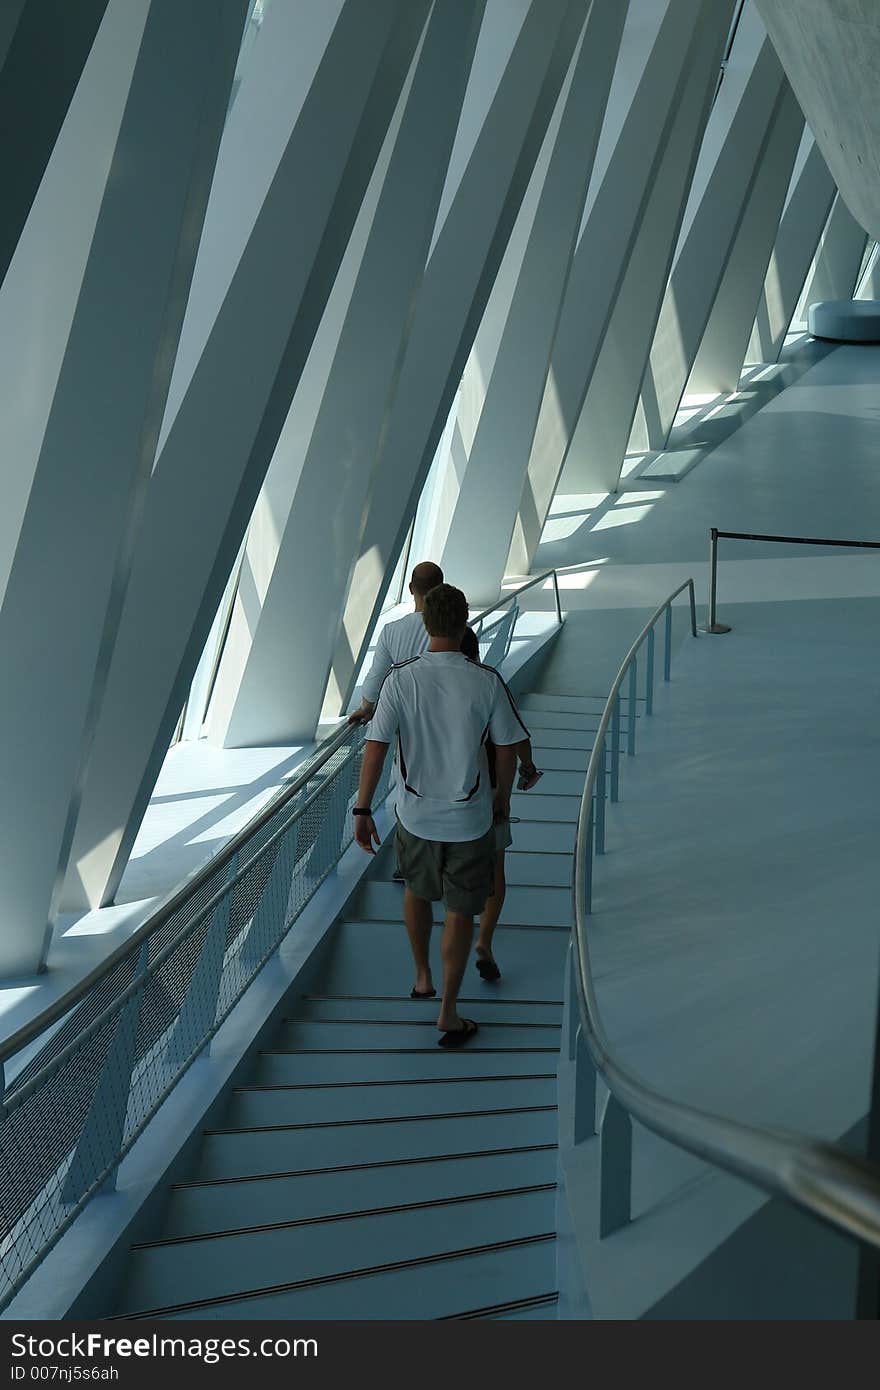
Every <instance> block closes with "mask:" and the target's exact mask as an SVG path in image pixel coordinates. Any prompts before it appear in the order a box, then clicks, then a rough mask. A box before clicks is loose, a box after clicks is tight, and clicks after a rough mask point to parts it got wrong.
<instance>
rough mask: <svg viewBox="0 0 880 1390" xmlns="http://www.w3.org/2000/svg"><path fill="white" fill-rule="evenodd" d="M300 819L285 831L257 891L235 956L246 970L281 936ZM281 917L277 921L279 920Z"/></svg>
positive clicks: (260, 959) (288, 900)
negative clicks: (258, 893) (246, 926)
mask: <svg viewBox="0 0 880 1390" xmlns="http://www.w3.org/2000/svg"><path fill="white" fill-rule="evenodd" d="M298 832H299V821H294V822H293V824H292V825H290V826H289V827H288V829H287V830H286V831H285V832H284V835H283V837H282V840H281V846H280V848H279V850H278V853H277V854H276V856H275V862H274V864H273V865H272V869H271V872H270V874H269V877H268V878H267V880H266V886H265V888H264V889H263V891H262V893H261V894H260V901H259V902H258V904H257V907H256V910H255V912H254V915H253V917H252V918H251V920H250V925H249V926H248V928H247V935H246V936H245V938H244V940H243V942H242V944H241V949H240V951H239V953H238V958H239V960H240V962H241V964H242V965H243V966H244V967H245V969H250V968H253V967H255V966H257V965H259V964H260V962H261V961H262V960H263V959H264V957H265V956H267V955H268V954H269V952H270V950H271V949H272V947H273V945H274V944H275V942H276V941H277V940H278V939H280V937H281V935H282V933H283V931H284V927H285V925H286V922H287V915H288V905H289V902H290V890H291V885H292V882H293V871H294V869H295V867H296V843H297V839H298ZM279 918H280V919H281V921H280V924H279V923H278V919H279Z"/></svg>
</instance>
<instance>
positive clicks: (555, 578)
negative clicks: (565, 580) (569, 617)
mask: <svg viewBox="0 0 880 1390" xmlns="http://www.w3.org/2000/svg"><path fill="white" fill-rule="evenodd" d="M553 593H554V595H555V598H556V621H557V623H558V624H559V626H560V627H561V626H562V604H561V603H560V602H559V576H558V575H557V573H556V571H555V570H554V571H553Z"/></svg>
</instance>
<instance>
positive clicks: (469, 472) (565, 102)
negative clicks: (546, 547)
mask: <svg viewBox="0 0 880 1390" xmlns="http://www.w3.org/2000/svg"><path fill="white" fill-rule="evenodd" d="M626 9H627V6H626V5H625V4H621V3H620V0H595V3H594V4H593V7H592V9H591V11H590V16H589V19H588V21H587V24H586V26H585V29H584V32H583V37H582V40H581V47H580V51H579V52H578V54H577V55H576V58H575V60H574V63H573V68H572V71H571V73H570V75H569V84H568V90H567V92H563V94H562V96H561V97H560V105H561V107H562V109H561V111H560V112H559V113H558V115H559V118H558V120H557V121H555V122H554V125H555V128H554V127H551V129H550V130H549V131H548V134H547V137H546V139H547V142H551V141H552V145H551V149H550V151H549V152H548V153H549V160H548V161H546V162H545V164H544V168H541V167H540V165H539V166H538V167H536V169H535V173H534V175H533V182H534V181H536V180H538V179H540V180H541V182H540V184H539V197H538V198H537V200H536V206H533V208H532V209H531V212H532V220H531V227H530V230H529V231H528V240H527V242H526V245H525V248H524V254H523V255H521V259H520V262H519V264H518V274H517V275H516V278H515V280H514V286H513V291H512V295H511V294H510V293H508V295H507V296H505V303H504V305H503V306H502V310H503V317H502V333H501V337H500V343H498V346H497V353H496V355H495V357H494V362H490V363H489V364H487V362H486V360H485V357H486V355H485V354H484V352H483V351H481V342H480V335H479V334H478V335H477V341H476V343H475V344H474V349H473V352H472V354H471V361H470V362H469V364H468V369H467V370H466V372H465V382H466V383H467V387H466V389H464V390H463V391H462V398H463V404H462V408H463V410H464V412H465V415H466V419H465V420H462V419H461V418H460V419H459V422H458V426H459V428H458V436H457V438H458V441H459V442H460V443H461V444H462V447H464V441H465V440H467V441H469V442H470V449H469V451H468V453H467V458H466V462H465V463H464V468H463V471H461V466H462V461H461V460H459V459H456V468H455V475H456V477H457V478H458V497H457V500H456V503H455V510H454V513H453V516H452V519H451V523H450V525H449V530H448V534H447V536H446V544H445V547H444V550H443V567H444V570H445V572H446V573H447V574H449V575H450V576H452V577H453V578H454V582H455V583H456V584H459V585H460V586H461V587H462V588H464V589H466V591H467V593H468V594H469V596H470V599H471V601H472V602H475V601H479V600H483V599H485V600H486V602H490V601H491V600H492V599H493V598H494V597H495V596H496V594H497V593H498V591H499V589H500V585H501V580H502V578H503V577H504V568H505V564H506V562H507V552H508V550H509V549H510V538H511V535H512V533H513V523H514V519H515V516H516V506H517V501H518V496H519V492H520V489H521V485H522V478H523V476H524V474H525V470H526V468H527V466H528V459H529V446H530V441H531V439H532V436H533V434H534V431H535V424H536V422H537V418H538V410H539V408H540V405H541V397H542V395H543V393H544V387H545V384H546V381H547V372H548V370H549V366H550V354H551V351H552V347H553V340H554V338H555V335H556V328H557V324H558V322H559V312H560V307H561V304H562V297H563V295H564V293H565V286H566V284H567V283H568V276H569V271H570V269H571V261H572V256H573V255H574V249H575V242H576V239H577V232H578V228H579V227H580V223H581V217H582V215H583V210H584V204H585V202H586V196H587V188H588V185H589V181H590V176H591V173H592V167H593V157H594V155H595V152H596V146H597V144H598V140H599V132H600V129H601V126H602V120H603V117H604V114H605V109H606V103H607V99H608V91H609V88H610V86H611V78H612V74H613V72H614V65H615V62H616V58H617V52H618V48H619V45H620V38H621V34H622V32H623V25H624V20H625V19H626ZM530 192H531V190H530ZM526 212H527V209H526V206H525V204H524V205H523V209H522V211H521V213H520V218H521V219H522V218H523V217H524V216H525V215H526ZM513 251H514V247H513V244H511V246H510V247H509V248H508V255H511V253H512V252H513ZM502 275H503V268H502ZM500 280H501V275H500V276H499V282H500ZM501 288H502V287H501V286H500V284H496V288H495V291H494V292H493V298H494V297H495V294H497V293H499V290H500V289H501ZM490 310H491V300H490ZM490 310H487V313H488V312H490ZM459 414H460V417H461V411H460V412H459Z"/></svg>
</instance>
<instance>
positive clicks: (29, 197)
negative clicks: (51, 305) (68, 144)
mask: <svg viewBox="0 0 880 1390" xmlns="http://www.w3.org/2000/svg"><path fill="white" fill-rule="evenodd" d="M106 8H107V0H77V3H76V4H75V5H71V4H70V3H69V0H6V4H5V5H4V6H3V7H2V12H0V130H2V131H4V132H6V136H5V138H4V139H3V140H0V188H2V189H3V198H2V201H0V282H2V280H3V277H4V276H5V274H6V271H7V269H8V267H9V262H10V261H11V260H12V254H13V252H14V250H15V248H16V246H17V245H18V239H19V237H20V236H21V232H22V228H23V227H24V224H25V222H26V220H27V216H28V213H29V212H30V209H31V204H32V203H33V201H34V197H35V196H36V192H37V189H38V187H39V184H40V179H41V178H42V177H43V174H44V172H45V170H46V165H47V164H48V162H49V156H50V155H51V153H52V150H53V148H54V146H55V142H56V140H57V139H58V132H59V131H60V129H61V126H62V123H63V121H64V118H65V116H66V114H67V109H68V107H69V106H70V102H71V98H72V97H73V93H74V90H75V88H76V84H77V82H78V81H79V79H80V76H81V74H82V70H83V68H84V66H85V63H86V59H87V58H88V56H89V52H90V50H91V47H92V44H93V42H94V39H95V35H96V33H97V31H98V26H99V24H100V23H101V20H102V19H103V17H104V11H105V10H106Z"/></svg>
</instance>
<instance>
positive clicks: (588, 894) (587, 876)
mask: <svg viewBox="0 0 880 1390" xmlns="http://www.w3.org/2000/svg"><path fill="white" fill-rule="evenodd" d="M592 911H593V798H592V797H590V809H589V811H588V812H587V861H586V863H585V864H584V915H585V916H586V917H589V916H590V914H591V913H592Z"/></svg>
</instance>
